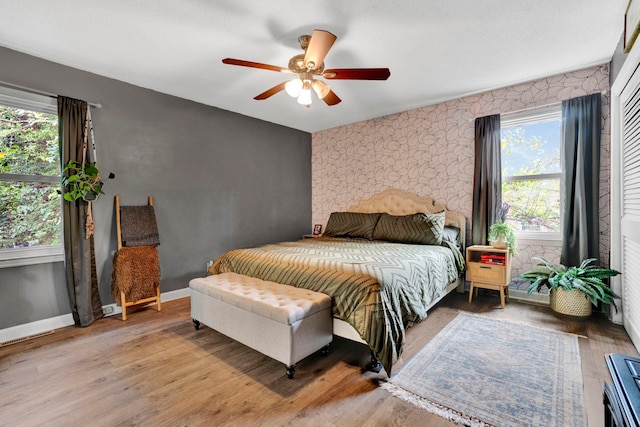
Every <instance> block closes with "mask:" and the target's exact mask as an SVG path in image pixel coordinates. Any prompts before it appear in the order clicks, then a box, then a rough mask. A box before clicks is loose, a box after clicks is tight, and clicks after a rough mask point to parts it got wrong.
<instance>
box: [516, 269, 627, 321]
mask: <svg viewBox="0 0 640 427" xmlns="http://www.w3.org/2000/svg"><path fill="white" fill-rule="evenodd" d="M534 259H536V260H538V261H540V263H539V264H538V266H537V267H536V268H533V269H531V270H529V271H526V272H525V273H523V274H521V275H520V277H522V278H523V279H525V280H530V281H531V282H532V283H531V285H530V286H529V289H528V292H529V293H531V292H533V291H537V292H540V290H541V289H542V288H545V287H547V288H549V289H550V290H551V293H550V295H549V302H550V304H551V309H552V310H553V311H555V312H556V313H559V314H563V315H567V316H573V317H576V318H587V317H589V316H591V307H592V305H594V304H597V303H598V301H601V302H602V303H604V304H611V305H613V307H614V308H615V309H616V310H617V309H618V307H616V303H615V301H614V298H615V297H617V295H616V294H614V293H613V291H612V290H611V288H609V286H607V284H606V283H604V282H603V281H602V280H603V279H606V278H609V277H613V276H617V275H618V274H620V272H619V271H616V270H613V269H610V268H603V267H599V266H597V265H593V264H592V263H593V262H594V261H595V258H590V259H586V260H584V261H582V263H581V264H580V265H579V266H577V267H575V266H574V267H566V266H564V265H562V264H554V263H552V262H549V261H547V260H546V259H544V258H539V257H536V258H534Z"/></svg>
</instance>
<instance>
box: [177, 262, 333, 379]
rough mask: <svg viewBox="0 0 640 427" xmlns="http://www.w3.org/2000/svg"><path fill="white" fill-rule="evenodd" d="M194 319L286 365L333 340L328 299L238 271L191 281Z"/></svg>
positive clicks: (291, 369) (196, 323)
mask: <svg viewBox="0 0 640 427" xmlns="http://www.w3.org/2000/svg"><path fill="white" fill-rule="evenodd" d="M189 288H190V290H191V317H192V319H193V324H194V326H195V328H196V329H199V327H200V322H202V323H204V324H205V325H207V326H209V327H210V328H212V329H215V330H216V331H218V332H220V333H222V334H224V335H226V336H228V337H230V338H233V339H234V340H236V341H239V342H241V343H242V344H244V345H246V346H248V347H251V348H253V349H254V350H257V351H259V352H261V353H263V354H265V355H267V356H269V357H271V358H273V359H275V360H277V361H279V362H282V363H284V364H285V365H286V373H287V376H288V377H289V378H293V375H294V373H295V365H296V363H298V362H299V361H300V360H302V359H304V358H305V357H307V356H309V355H310V354H312V353H315V352H316V351H318V350H320V349H324V351H326V350H327V349H328V346H329V344H330V343H331V340H332V339H333V320H332V316H331V298H330V297H329V296H328V295H325V294H322V293H319V292H314V291H310V290H308V289H303V288H296V287H294V286H288V285H282V284H279V283H275V282H268V281H264V280H261V279H257V278H255V277H249V276H244V275H241V274H236V273H222V274H215V275H212V276H207V277H202V278H196V279H192V280H191V281H190V282H189Z"/></svg>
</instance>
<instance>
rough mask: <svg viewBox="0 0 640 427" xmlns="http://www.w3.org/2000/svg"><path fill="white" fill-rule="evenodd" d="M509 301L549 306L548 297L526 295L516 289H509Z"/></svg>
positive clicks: (533, 294)
mask: <svg viewBox="0 0 640 427" xmlns="http://www.w3.org/2000/svg"><path fill="white" fill-rule="evenodd" d="M509 299H513V300H516V301H523V302H533V303H536V304H542V305H549V295H544V294H539V293H531V294H530V293H528V292H527V291H521V290H518V289H509Z"/></svg>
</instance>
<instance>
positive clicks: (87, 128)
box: [82, 105, 100, 239]
mask: <svg viewBox="0 0 640 427" xmlns="http://www.w3.org/2000/svg"><path fill="white" fill-rule="evenodd" d="M89 135H91V156H90V160H89V161H91V160H93V162H94V164H96V165H97V160H96V141H95V138H94V136H93V121H92V120H91V107H89V105H87V119H86V120H85V122H84V140H83V142H82V170H83V171H84V166H85V163H86V162H87V151H88V137H89ZM98 179H100V176H99V175H98ZM93 231H94V229H93V201H92V200H87V221H86V223H85V236H84V238H85V239H88V238H89V237H91V236H92V235H93Z"/></svg>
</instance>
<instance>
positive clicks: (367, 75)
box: [222, 30, 391, 107]
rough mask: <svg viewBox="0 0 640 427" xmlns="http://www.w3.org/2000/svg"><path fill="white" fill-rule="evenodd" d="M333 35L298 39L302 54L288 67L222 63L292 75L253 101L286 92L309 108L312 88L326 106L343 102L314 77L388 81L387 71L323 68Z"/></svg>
mask: <svg viewBox="0 0 640 427" xmlns="http://www.w3.org/2000/svg"><path fill="white" fill-rule="evenodd" d="M336 38H337V37H336V36H335V35H333V34H331V33H330V32H328V31H324V30H313V34H312V35H310V36H309V35H303V36H300V37H299V38H298V41H299V42H300V47H301V48H302V50H304V52H305V53H303V54H300V55H295V56H293V57H292V58H291V59H290V60H289V67H288V68H282V67H278V66H275V65H269V64H262V63H259V62H252V61H244V60H242V59H233V58H225V59H223V60H222V62H223V63H225V64H229V65H239V66H242V67H251V68H261V69H263V70H270V71H279V72H281V73H290V74H295V75H296V76H297V77H296V78H294V79H292V80H289V81H286V82H282V83H280V84H278V85H275V86H274V87H272V88H271V89H267V90H266V91H264V92H262V93H261V94H260V95H257V96H255V97H254V98H253V99H256V100H263V99H267V98H269V97H271V96H273V95H275V94H276V93H278V92H280V91H282V90H286V92H287V93H288V94H289V95H290V96H292V97H294V98H297V99H298V103H299V104H302V105H305V106H307V107H309V106H310V105H311V89H313V91H314V92H315V93H316V94H317V95H318V97H319V98H320V99H322V100H323V101H324V102H325V103H326V104H327V105H336V104H338V103H339V102H341V101H342V100H341V99H340V98H339V97H338V95H336V94H335V93H334V92H333V91H332V90H331V88H330V87H329V85H327V84H326V83H325V82H323V81H322V80H318V79H317V77H323V78H325V79H329V80H387V79H388V78H389V76H390V75H391V73H390V72H389V69H388V68H331V69H325V68H324V57H325V56H326V55H327V53H328V52H329V49H331V46H333V43H334V42H335V41H336Z"/></svg>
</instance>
